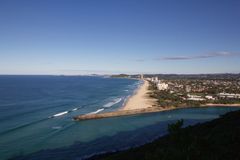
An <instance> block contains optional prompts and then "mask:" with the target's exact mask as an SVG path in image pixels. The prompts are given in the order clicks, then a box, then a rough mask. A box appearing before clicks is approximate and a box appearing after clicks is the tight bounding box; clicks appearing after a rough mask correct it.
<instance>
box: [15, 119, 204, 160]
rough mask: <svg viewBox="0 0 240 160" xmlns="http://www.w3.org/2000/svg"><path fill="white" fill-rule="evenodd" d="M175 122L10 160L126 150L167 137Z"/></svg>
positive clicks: (78, 156) (61, 158)
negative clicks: (170, 125) (171, 125)
mask: <svg viewBox="0 0 240 160" xmlns="http://www.w3.org/2000/svg"><path fill="white" fill-rule="evenodd" d="M175 121H176V120H169V121H165V122H159V123H157V124H154V125H150V126H147V127H143V128H138V129H136V130H133V131H125V132H119V133H118V134H116V135H114V136H104V137H101V138H98V139H96V140H94V141H91V142H86V143H83V142H75V143H74V144H73V145H70V146H68V147H61V148H56V149H47V150H40V151H38V152H35V153H31V154H28V155H24V153H21V154H20V155H17V156H15V157H12V158H10V160H43V159H44V160H50V159H51V160H65V159H70V160H73V159H74V160H76V159H78V160H80V159H86V158H89V157H91V156H93V155H97V154H103V153H107V152H115V151H120V150H125V149H128V148H132V147H137V146H140V145H143V144H145V143H148V142H151V141H153V140H155V139H157V138H159V137H161V136H163V135H165V134H166V133H167V126H168V124H169V123H174V122H175ZM205 121H206V119H205V120H202V119H201V120H196V119H194V120H192V119H185V120H184V126H188V125H193V124H196V123H199V122H205ZM69 136H71V135H69Z"/></svg>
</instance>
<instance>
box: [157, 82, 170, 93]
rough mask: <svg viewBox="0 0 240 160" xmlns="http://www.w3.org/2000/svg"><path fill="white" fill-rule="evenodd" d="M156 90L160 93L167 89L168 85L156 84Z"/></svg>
mask: <svg viewBox="0 0 240 160" xmlns="http://www.w3.org/2000/svg"><path fill="white" fill-rule="evenodd" d="M157 88H158V90H160V91H162V90H167V89H168V84H167V83H158V84H157Z"/></svg>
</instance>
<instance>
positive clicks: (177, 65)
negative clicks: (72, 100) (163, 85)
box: [0, 0, 240, 74]
mask: <svg viewBox="0 0 240 160" xmlns="http://www.w3.org/2000/svg"><path fill="white" fill-rule="evenodd" d="M239 8H240V1H239V0H28V1H26V0H21V1H19V0H15V1H14V0H0V74H85V73H99V74H101V73H107V74H111V73H130V74H131V73H132V74H133V73H225V72H231V73H239V72H240V19H239V18H240V9H239Z"/></svg>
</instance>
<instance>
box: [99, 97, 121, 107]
mask: <svg viewBox="0 0 240 160" xmlns="http://www.w3.org/2000/svg"><path fill="white" fill-rule="evenodd" d="M121 100H122V98H116V99H114V100H113V101H112V102H109V103H107V104H105V105H104V106H103V107H105V108H109V107H112V106H113V105H115V104H117V103H119V102H121Z"/></svg>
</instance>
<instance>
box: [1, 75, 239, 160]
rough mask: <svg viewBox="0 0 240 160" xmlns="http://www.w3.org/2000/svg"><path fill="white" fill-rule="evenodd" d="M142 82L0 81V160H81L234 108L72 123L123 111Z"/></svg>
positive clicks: (85, 78)
mask: <svg viewBox="0 0 240 160" xmlns="http://www.w3.org/2000/svg"><path fill="white" fill-rule="evenodd" d="M141 83H142V82H141V81H139V80H134V79H121V78H110V77H100V76H99V77H97V76H0V159H1V160H5V159H9V158H12V159H17V160H25V159H27V160H30V159H31V160H33V159H34V160H35V159H38V160H39V159H44V160H46V159H51V160H53V159H56V160H61V159H72V160H75V159H84V158H87V157H89V156H92V155H94V154H99V153H105V152H110V151H117V150H122V149H126V148H129V147H134V146H139V145H142V144H144V143H147V142H150V141H152V140H154V139H156V138H157V137H159V136H161V135H164V134H166V133H167V125H168V124H169V123H173V122H175V121H176V120H179V119H184V125H185V126H187V125H193V124H196V123H199V122H205V121H208V120H211V119H214V118H217V117H219V115H221V114H224V113H226V112H229V111H234V110H237V109H238V108H234V107H221V108H194V109H193V108H189V109H178V110H172V111H166V112H159V113H150V114H142V115H132V116H124V117H112V118H107V119H96V120H88V121H80V122H76V121H73V119H72V118H73V117H74V116H76V115H80V114H89V113H100V112H109V111H114V110H117V109H119V108H120V107H122V105H123V104H124V103H125V102H126V100H127V98H128V97H129V96H130V95H132V94H133V93H134V92H135V90H136V89H137V88H138V87H139V85H140V84H141Z"/></svg>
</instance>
